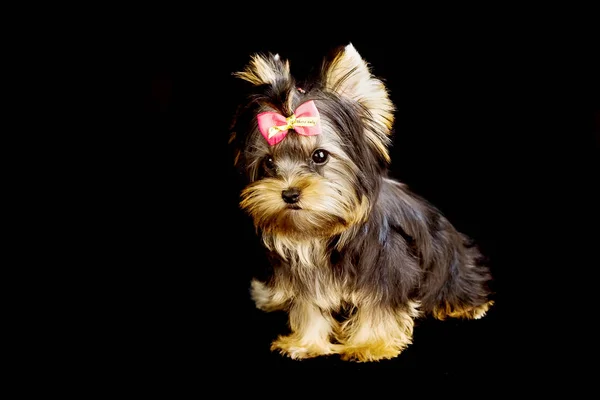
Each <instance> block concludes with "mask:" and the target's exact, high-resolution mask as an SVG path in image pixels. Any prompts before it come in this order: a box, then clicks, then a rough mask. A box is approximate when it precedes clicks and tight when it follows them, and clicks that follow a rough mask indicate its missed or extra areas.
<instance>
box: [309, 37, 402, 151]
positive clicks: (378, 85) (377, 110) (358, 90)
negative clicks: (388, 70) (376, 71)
mask: <svg viewBox="0 0 600 400" xmlns="http://www.w3.org/2000/svg"><path fill="white" fill-rule="evenodd" d="M321 74H322V75H321V76H322V81H323V84H324V87H325V88H326V89H327V90H331V91H333V92H336V93H337V94H338V95H340V96H342V97H347V98H350V99H352V100H354V101H357V102H358V103H360V104H362V105H363V106H364V107H365V108H366V109H367V110H369V112H370V114H371V116H372V121H373V125H374V126H373V127H372V128H373V129H368V130H367V132H366V134H367V137H368V139H369V140H370V141H371V142H372V144H373V145H374V146H375V148H376V149H377V150H378V151H379V152H380V153H381V155H382V156H383V157H384V158H385V159H386V160H387V161H389V155H388V150H387V146H388V145H389V143H390V138H389V135H390V134H391V129H392V125H393V122H394V105H393V104H392V102H391V100H390V98H389V96H388V92H387V89H386V87H385V85H384V83H383V82H382V81H381V80H380V79H377V78H376V77H375V76H373V75H372V74H371V70H370V68H369V65H368V64H367V62H366V61H365V60H363V58H362V57H361V56H360V54H358V51H356V49H355V48H354V46H353V45H352V44H348V45H347V46H345V47H343V48H342V49H340V50H339V51H338V52H337V53H336V54H335V55H334V56H333V57H332V58H331V59H330V60H329V61H327V62H325V63H324V65H323V69H322V71H321Z"/></svg>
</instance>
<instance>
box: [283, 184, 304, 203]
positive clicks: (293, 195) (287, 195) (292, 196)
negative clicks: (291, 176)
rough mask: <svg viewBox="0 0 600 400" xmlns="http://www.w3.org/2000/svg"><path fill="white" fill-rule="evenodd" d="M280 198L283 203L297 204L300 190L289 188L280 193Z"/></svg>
mask: <svg viewBox="0 0 600 400" xmlns="http://www.w3.org/2000/svg"><path fill="white" fill-rule="evenodd" d="M281 197H283V201H285V202H286V203H289V204H293V203H297V202H298V200H300V190H298V188H295V187H293V188H289V189H286V190H283V191H282V192H281Z"/></svg>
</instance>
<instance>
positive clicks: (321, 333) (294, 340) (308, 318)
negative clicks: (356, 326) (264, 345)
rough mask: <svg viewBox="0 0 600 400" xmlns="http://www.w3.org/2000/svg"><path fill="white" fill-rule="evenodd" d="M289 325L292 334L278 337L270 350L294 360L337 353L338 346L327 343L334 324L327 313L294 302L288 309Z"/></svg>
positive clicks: (312, 305) (303, 303) (312, 306)
mask: <svg viewBox="0 0 600 400" xmlns="http://www.w3.org/2000/svg"><path fill="white" fill-rule="evenodd" d="M289 324H290V328H291V330H292V333H291V334H290V335H288V336H279V338H277V340H275V341H274V342H273V344H272V345H271V350H278V351H279V352H280V353H282V354H284V355H287V356H289V357H291V358H294V359H302V358H310V357H316V356H321V355H327V354H334V353H337V351H338V345H334V344H332V343H331V342H330V341H329V339H330V336H331V334H332V330H333V326H334V324H335V320H334V318H333V317H332V316H331V315H330V314H329V313H326V312H324V311H322V310H321V309H319V308H318V307H317V306H315V305H314V304H311V303H308V302H305V301H299V302H295V303H294V304H292V305H291V306H290V309H289Z"/></svg>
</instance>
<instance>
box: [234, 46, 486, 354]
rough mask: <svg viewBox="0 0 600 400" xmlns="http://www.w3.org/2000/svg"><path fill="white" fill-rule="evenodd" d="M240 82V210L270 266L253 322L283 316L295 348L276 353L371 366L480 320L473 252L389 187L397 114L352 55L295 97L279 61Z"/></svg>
mask: <svg viewBox="0 0 600 400" xmlns="http://www.w3.org/2000/svg"><path fill="white" fill-rule="evenodd" d="M234 76H236V77H237V78H241V79H242V80H244V81H246V84H248V89H249V93H250V94H249V95H248V97H247V98H246V100H247V101H246V102H245V103H243V104H241V105H240V106H239V108H238V109H237V112H236V113H235V117H234V119H233V123H232V125H231V126H232V129H231V138H230V143H231V144H232V146H233V149H234V154H235V160H234V163H235V165H236V166H237V167H238V168H239V169H240V171H241V172H242V174H241V175H242V176H243V177H244V179H245V181H244V183H243V188H242V190H241V196H240V199H241V201H240V207H241V209H243V210H244V211H245V212H247V213H248V215H249V216H250V217H251V219H252V221H253V222H254V225H255V227H256V231H257V233H258V234H259V235H260V236H261V239H262V242H263V243H264V246H265V247H266V250H267V251H268V254H269V259H270V260H271V261H272V276H271V277H270V278H269V279H268V280H266V281H259V280H257V279H254V280H253V281H252V282H251V289H250V292H251V296H252V299H253V300H254V302H255V303H256V306H257V307H258V308H259V309H261V310H264V311H274V310H285V311H286V312H287V313H288V314H289V327H290V329H291V334H289V335H288V336H280V337H279V338H278V339H276V340H275V341H274V342H273V343H272V346H271V349H272V350H276V351H279V352H281V353H282V354H284V355H287V356H289V357H291V358H294V359H304V358H309V357H316V356H321V355H329V354H339V355H340V356H341V357H342V359H344V360H353V361H358V362H365V361H377V360H382V359H389V358H393V357H396V356H398V355H399V354H400V352H401V351H402V350H403V349H405V348H406V347H407V346H408V345H409V344H411V342H412V335H413V328H414V321H415V319H416V318H418V317H424V316H427V315H431V316H433V317H434V318H437V319H440V320H444V319H446V318H447V317H454V318H470V319H476V318H480V317H482V316H483V315H485V313H486V311H487V310H488V308H489V307H490V305H492V304H493V302H492V301H491V300H490V295H491V293H490V288H489V282H490V281H491V274H490V270H489V267H487V266H485V265H482V262H481V260H482V257H481V255H480V252H479V250H478V249H477V248H476V247H475V246H474V245H473V244H472V243H471V240H470V239H468V238H467V237H466V236H465V235H463V234H462V233H459V232H458V231H457V230H456V229H455V228H454V227H453V226H452V225H451V223H450V222H449V221H448V220H447V219H446V218H445V217H444V216H443V215H441V213H440V212H439V211H438V210H437V209H436V208H434V207H433V206H432V205H430V204H429V203H428V202H426V201H425V200H423V199H421V198H420V197H419V196H417V195H415V194H414V193H411V191H410V190H409V189H408V188H407V187H406V185H404V184H402V183H400V182H397V181H395V180H393V179H391V178H390V177H388V174H387V171H388V167H389V162H390V156H389V152H388V146H389V144H390V140H391V134H392V127H393V120H394V111H395V108H394V105H393V104H392V102H391V101H390V97H389V94H388V90H387V88H386V87H385V85H384V83H383V82H382V81H381V80H380V79H378V78H377V77H375V76H374V75H373V74H372V73H371V69H370V67H369V64H367V62H366V61H365V60H363V59H362V57H361V56H360V55H359V53H358V52H357V51H356V49H355V48H354V47H353V46H352V45H351V44H349V45H347V46H345V47H341V48H340V49H338V50H337V51H336V52H334V53H333V54H332V55H331V56H330V57H328V58H325V59H324V62H323V64H322V66H321V69H320V70H319V74H318V76H317V77H316V78H314V79H310V80H309V81H308V82H303V83H302V84H298V83H297V82H296V81H295V79H294V78H293V77H292V75H291V74H290V64H289V62H288V61H284V60H282V59H281V58H280V57H279V55H273V54H268V55H265V54H256V55H254V56H253V57H251V59H250V62H249V64H248V65H247V66H246V67H245V69H243V70H242V71H240V72H236V73H234Z"/></svg>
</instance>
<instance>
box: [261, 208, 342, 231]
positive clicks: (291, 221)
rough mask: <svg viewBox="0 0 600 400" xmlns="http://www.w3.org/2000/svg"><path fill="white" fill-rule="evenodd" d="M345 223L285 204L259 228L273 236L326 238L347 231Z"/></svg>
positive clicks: (339, 218)
mask: <svg viewBox="0 0 600 400" xmlns="http://www.w3.org/2000/svg"><path fill="white" fill-rule="evenodd" d="M347 225H348V224H347V222H346V221H345V220H344V219H343V218H341V217H339V216H336V215H332V214H327V213H322V212H316V211H312V210H307V209H305V208H303V207H302V206H301V205H298V204H287V205H286V206H285V207H283V208H282V209H281V210H280V211H279V212H278V213H277V214H276V215H273V216H272V218H270V219H269V222H267V223H265V224H263V225H262V226H261V227H260V228H261V229H262V230H263V232H265V233H268V234H274V235H281V236H289V237H294V238H302V237H311V238H313V237H315V236H319V237H328V236H332V235H335V234H338V233H340V232H341V231H344V230H345V229H347Z"/></svg>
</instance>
